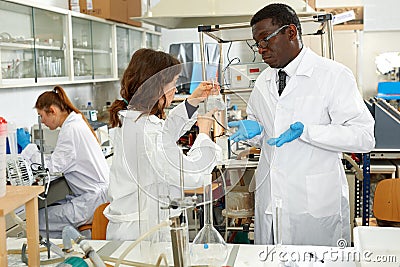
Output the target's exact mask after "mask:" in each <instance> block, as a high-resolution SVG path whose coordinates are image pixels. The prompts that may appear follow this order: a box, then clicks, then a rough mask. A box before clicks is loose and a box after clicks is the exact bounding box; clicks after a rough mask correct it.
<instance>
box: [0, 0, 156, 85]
mask: <svg viewBox="0 0 400 267" xmlns="http://www.w3.org/2000/svg"><path fill="white" fill-rule="evenodd" d="M117 29H118V31H120V30H126V31H127V32H128V33H129V34H130V36H129V39H128V41H129V42H130V43H132V45H129V46H127V47H124V49H120V48H122V47H121V46H119V42H117ZM131 33H133V34H131ZM160 35H161V33H160V32H155V31H152V30H148V29H144V28H137V27H133V26H129V25H126V24H120V23H116V22H111V21H107V20H105V19H102V18H97V17H94V16H89V15H86V14H81V13H78V12H73V11H69V10H65V9H61V8H56V7H47V6H43V5H40V4H36V3H34V2H25V1H23V0H18V1H17V0H0V66H1V70H0V89H1V88H15V87H32V86H46V85H54V84H75V83H78V84H79V83H96V82H106V81H118V79H119V77H121V76H122V73H123V70H124V69H125V68H126V67H127V65H128V63H129V60H130V57H131V55H132V53H133V52H134V51H136V50H137V49H139V48H142V47H151V48H155V49H158V48H159V44H160ZM146 38H147V39H149V40H146ZM122 58H124V60H123V61H121V62H120V59H122Z"/></svg>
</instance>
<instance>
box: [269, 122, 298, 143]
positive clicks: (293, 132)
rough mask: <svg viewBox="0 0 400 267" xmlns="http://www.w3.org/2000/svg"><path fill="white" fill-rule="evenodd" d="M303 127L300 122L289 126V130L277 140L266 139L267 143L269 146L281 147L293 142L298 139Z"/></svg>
mask: <svg viewBox="0 0 400 267" xmlns="http://www.w3.org/2000/svg"><path fill="white" fill-rule="evenodd" d="M303 130H304V125H303V124H302V123H301V122H295V123H293V124H292V125H290V128H289V129H288V130H286V131H285V132H284V133H283V134H281V135H280V136H279V137H277V138H271V139H268V141H267V143H268V145H270V146H275V145H276V146H277V147H281V146H282V145H283V144H284V143H288V142H292V141H293V140H295V139H297V138H299V137H300V135H301V134H302V133H303Z"/></svg>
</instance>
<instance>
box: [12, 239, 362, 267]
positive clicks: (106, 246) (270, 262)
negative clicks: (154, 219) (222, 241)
mask: <svg viewBox="0 0 400 267" xmlns="http://www.w3.org/2000/svg"><path fill="white" fill-rule="evenodd" d="M25 241H26V240H25V239H16V238H9V239H7V247H8V250H9V255H8V260H9V263H10V265H9V266H15V267H18V266H21V267H22V266H26V265H25V264H24V263H23V262H22V261H21V255H20V254H18V253H19V251H18V250H20V249H21V247H22V244H23V243H24V242H25ZM52 242H53V243H55V244H62V240H59V239H58V240H52ZM89 244H90V245H91V246H92V247H93V248H94V249H95V250H96V251H97V253H98V254H99V255H100V257H107V256H109V257H112V258H118V257H119V256H120V255H121V254H122V253H123V252H124V250H125V249H126V248H127V247H128V246H129V245H130V244H132V241H125V242H122V241H105V240H89ZM74 250H75V251H76V252H82V251H81V250H80V249H79V248H78V247H76V246H75V247H74ZM41 251H42V252H41V257H40V258H41V261H45V260H48V259H47V252H46V251H45V250H44V249H42V250H41ZM279 253H283V254H281V255H284V256H281V258H282V259H283V260H286V265H278V264H279V263H281V261H280V259H279V255H280V254H279ZM354 253H355V249H354V247H347V248H339V247H324V246H285V245H282V246H281V247H276V246H273V245H268V246H267V245H238V244H228V256H227V259H226V261H225V263H224V265H223V266H235V267H248V266H252V267H258V266H260V267H261V266H263V267H269V266H271V267H272V266H274V267H275V266H293V267H294V266H296V267H297V266H298V267H302V266H307V267H310V266H315V267H316V266H320V267H323V266H341V267H353V266H354V267H355V266H357V265H356V263H355V262H353V261H349V260H348V259H347V258H346V257H347V256H348V255H352V254H354ZM139 254H142V253H141V252H140V251H139V246H138V247H135V248H134V249H133V250H132V251H131V252H130V253H129V254H128V255H127V256H126V257H125V260H128V261H139V258H140V255H139ZM78 256H79V255H78ZM80 256H82V255H80ZM57 258H59V257H58V256H57V255H55V254H53V253H51V256H50V259H53V260H54V259H57ZM156 260H157V259H156V258H155V259H154V263H155V262H156ZM58 263H59V262H57V263H53V264H49V265H40V266H49V267H54V266H57V264H58ZM107 263H108V264H110V265H111V266H114V264H113V263H111V262H107ZM154 263H153V264H154ZM282 263H285V262H282ZM289 264H291V265H289ZM89 266H91V265H89ZM121 266H129V265H123V264H122V265H121ZM149 266H155V265H149ZM161 266H164V265H163V264H161Z"/></svg>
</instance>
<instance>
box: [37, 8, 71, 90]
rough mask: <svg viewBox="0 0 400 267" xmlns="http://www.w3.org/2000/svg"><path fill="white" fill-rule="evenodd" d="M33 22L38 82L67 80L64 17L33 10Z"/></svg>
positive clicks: (65, 21)
mask: <svg viewBox="0 0 400 267" xmlns="http://www.w3.org/2000/svg"><path fill="white" fill-rule="evenodd" d="M33 20H34V33H35V50H36V53H35V55H36V71H37V77H38V82H40V80H44V79H46V80H47V79H49V78H50V79H56V80H57V81H60V80H67V79H68V73H67V71H66V70H67V69H68V65H67V64H68V61H67V60H66V59H67V58H68V54H67V49H66V47H67V35H66V30H65V29H66V23H67V18H66V15H64V14H59V13H55V12H51V11H47V10H42V9H37V8H34V9H33Z"/></svg>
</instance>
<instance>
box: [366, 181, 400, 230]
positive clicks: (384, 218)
mask: <svg viewBox="0 0 400 267" xmlns="http://www.w3.org/2000/svg"><path fill="white" fill-rule="evenodd" d="M372 209H373V211H374V216H375V218H376V221H377V223H378V225H379V226H392V227H399V226H400V179H399V178H395V179H385V180H382V181H380V182H379V183H378V185H377V186H376V189H375V195H374V203H373V208H372Z"/></svg>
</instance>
